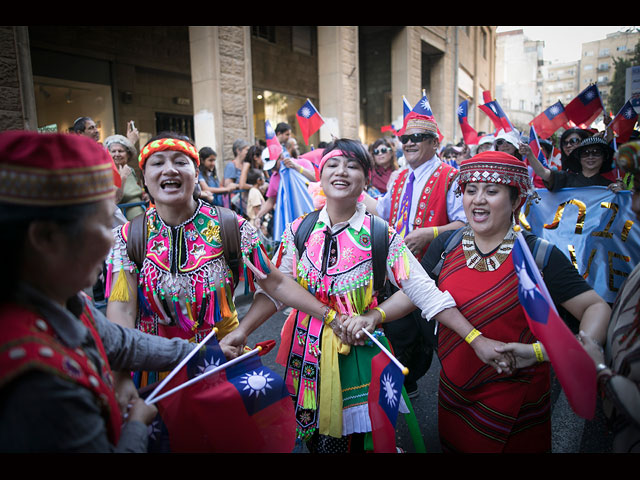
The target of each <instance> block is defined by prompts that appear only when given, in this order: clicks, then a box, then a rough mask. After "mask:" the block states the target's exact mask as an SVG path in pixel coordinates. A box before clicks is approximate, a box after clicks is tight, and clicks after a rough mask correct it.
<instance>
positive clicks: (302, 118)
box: [296, 98, 324, 145]
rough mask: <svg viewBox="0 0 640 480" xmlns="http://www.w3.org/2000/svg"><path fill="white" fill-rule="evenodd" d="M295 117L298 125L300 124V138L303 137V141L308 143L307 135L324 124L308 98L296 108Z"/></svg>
mask: <svg viewBox="0 0 640 480" xmlns="http://www.w3.org/2000/svg"><path fill="white" fill-rule="evenodd" d="M296 117H297V118H298V125H300V132H301V133H302V138H304V143H305V144H306V145H309V137H310V136H311V135H313V134H314V133H316V132H317V131H318V130H319V129H320V127H321V126H322V125H323V124H324V119H323V118H322V117H321V116H320V113H318V109H317V108H316V107H315V106H314V105H313V103H311V100H309V99H308V98H307V101H306V102H304V105H302V107H300V109H299V110H298V113H297V114H296Z"/></svg>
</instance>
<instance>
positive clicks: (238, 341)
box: [219, 328, 247, 360]
mask: <svg viewBox="0 0 640 480" xmlns="http://www.w3.org/2000/svg"><path fill="white" fill-rule="evenodd" d="M219 344H220V348H222V353H224V356H225V357H226V359H227V360H232V359H234V358H236V357H239V356H240V355H242V354H243V353H244V347H245V346H246V344H247V336H246V335H245V334H244V333H243V332H242V331H241V330H240V328H236V329H235V330H234V331H232V332H231V333H228V334H227V335H225V336H224V337H223V338H222V339H221V340H220V342H219Z"/></svg>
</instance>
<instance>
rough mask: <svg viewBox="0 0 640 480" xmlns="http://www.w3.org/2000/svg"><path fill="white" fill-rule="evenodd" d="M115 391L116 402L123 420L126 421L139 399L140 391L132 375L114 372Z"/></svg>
mask: <svg viewBox="0 0 640 480" xmlns="http://www.w3.org/2000/svg"><path fill="white" fill-rule="evenodd" d="M113 376H114V385H113V389H114V391H115V394H116V400H117V401H118V405H119V406H120V413H121V414H122V418H123V419H126V418H127V415H128V412H129V408H130V407H131V405H132V404H133V403H134V402H135V400H137V399H138V398H139V396H138V389H137V388H136V386H135V384H134V383H133V380H132V379H131V375H130V374H129V373H128V372H114V374H113Z"/></svg>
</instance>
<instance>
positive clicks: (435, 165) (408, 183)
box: [369, 113, 466, 259]
mask: <svg viewBox="0 0 640 480" xmlns="http://www.w3.org/2000/svg"><path fill="white" fill-rule="evenodd" d="M437 128H438V127H437V125H436V122H435V121H434V119H433V118H432V117H427V116H424V115H418V114H415V113H411V114H409V115H407V118H406V119H405V127H404V129H403V130H404V132H403V134H402V135H400V137H399V138H400V141H401V142H402V151H403V152H404V157H405V160H406V163H407V167H408V168H407V169H406V170H403V171H402V172H400V174H399V175H398V176H397V178H396V180H395V181H394V183H393V185H392V186H391V188H390V189H389V191H388V192H387V193H386V194H385V195H384V196H383V197H381V198H380V199H378V202H377V204H376V205H375V213H377V214H378V215H379V216H381V217H382V218H384V219H385V220H387V221H388V222H389V223H390V224H391V225H392V226H393V227H394V228H395V229H396V230H397V231H398V232H399V233H401V234H403V236H404V240H405V243H406V245H407V247H409V249H410V250H411V251H412V252H413V254H414V255H415V256H416V258H418V259H420V258H421V257H422V256H423V255H424V253H425V251H426V249H427V247H428V246H429V244H430V243H431V241H432V240H433V239H434V238H435V237H436V236H438V235H439V234H440V233H442V232H443V231H445V230H450V229H456V228H459V227H462V226H463V225H464V224H465V223H466V218H465V215H464V210H463V209H462V200H461V198H460V197H457V196H456V194H455V189H454V188H452V185H453V182H452V180H453V178H454V177H455V175H456V173H457V170H456V169H455V168H453V167H451V166H450V165H447V164H445V163H444V162H442V161H441V160H440V159H439V158H438V156H437V152H438V147H439V146H440V142H439V140H438V133H437V132H438V130H437ZM369 205H370V210H371V209H372V208H371V203H370V204H369Z"/></svg>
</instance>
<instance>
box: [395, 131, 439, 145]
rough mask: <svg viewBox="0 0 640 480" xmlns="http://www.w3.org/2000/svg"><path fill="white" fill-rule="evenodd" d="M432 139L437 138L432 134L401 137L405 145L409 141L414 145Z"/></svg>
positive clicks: (413, 134)
mask: <svg viewBox="0 0 640 480" xmlns="http://www.w3.org/2000/svg"><path fill="white" fill-rule="evenodd" d="M431 138H435V137H434V136H433V135H431V134H430V133H412V134H411V135H400V141H401V142H402V144H403V145H404V144H405V143H407V142H408V141H409V140H411V142H413V143H420V142H424V141H425V140H429V139H431Z"/></svg>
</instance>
